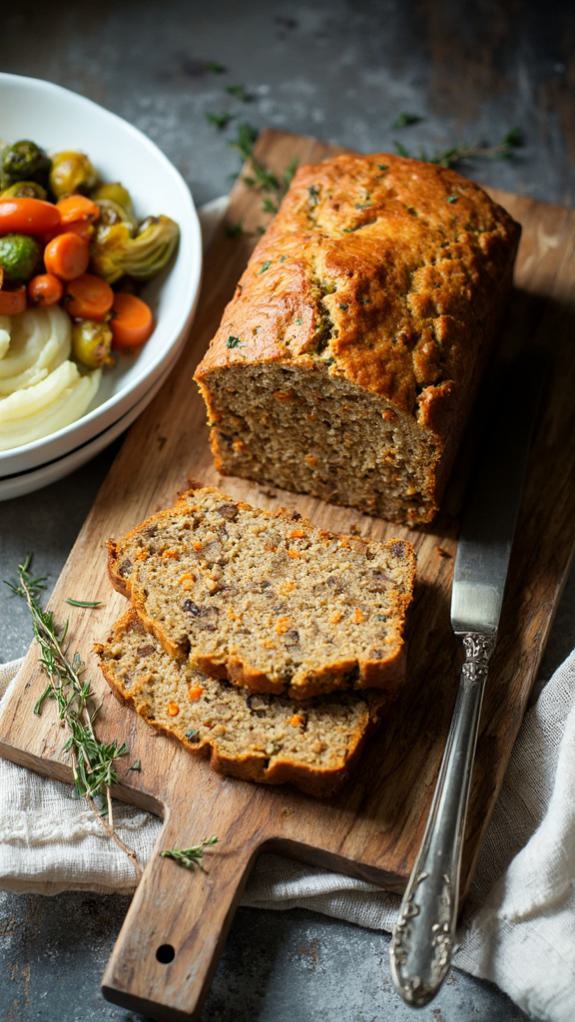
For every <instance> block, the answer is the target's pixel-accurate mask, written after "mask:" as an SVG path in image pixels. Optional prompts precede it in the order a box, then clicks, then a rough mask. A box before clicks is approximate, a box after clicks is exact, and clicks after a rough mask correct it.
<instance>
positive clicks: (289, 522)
mask: <svg viewBox="0 0 575 1022" xmlns="http://www.w3.org/2000/svg"><path fill="white" fill-rule="evenodd" d="M108 550H109V559H108V568H109V573H110V578H111V580H112V584H113V585H114V586H115V588H116V589H118V590H119V591H120V592H121V593H123V594H124V595H125V596H127V597H128V598H129V599H130V601H131V603H132V606H133V607H134V609H135V610H136V611H137V612H138V614H139V615H140V617H141V619H142V620H143V621H144V623H145V625H146V627H147V628H148V630H149V631H151V632H152V633H153V634H154V635H156V636H157V638H158V639H159V641H160V642H161V643H162V645H163V647H164V649H165V650H166V652H167V653H169V654H170V655H171V656H173V657H176V658H179V659H184V658H186V657H188V658H189V660H190V662H191V664H192V665H193V666H194V667H196V668H198V669H199V670H201V671H204V672H206V673H207V674H210V675H212V676H214V677H221V678H227V679H228V680H230V681H232V682H234V683H235V684H238V685H241V686H245V687H247V688H249V689H251V690H253V691H261V692H275V693H282V694H286V695H289V696H291V697H292V698H296V699H307V698H310V697H312V696H316V695H320V694H324V693H326V692H330V691H334V690H336V689H346V688H348V689H362V688H368V687H374V688H386V689H388V690H392V689H394V688H395V687H396V686H397V685H398V684H399V683H400V682H401V680H402V679H403V676H404V673H405V643H404V639H403V632H404V625H405V617H406V613H407V608H408V606H409V603H410V601H411V598H412V592H413V584H414V577H415V555H414V553H413V549H412V547H411V545H410V544H409V543H406V542H404V541H403V540H391V541H389V542H387V543H378V542H375V541H368V540H365V539H362V538H359V537H356V536H339V535H334V534H332V533H329V532H324V531H321V530H318V529H315V528H314V527H313V526H312V524H311V523H310V522H307V521H305V520H304V519H302V518H301V515H299V514H297V512H296V513H294V512H290V511H287V510H285V509H281V510H279V511H275V512H270V511H263V510H259V509H256V508H252V507H250V505H249V504H246V503H243V502H235V501H233V500H231V499H230V498H229V497H226V496H225V495H224V494H222V493H220V492H219V491H218V490H216V489H213V488H211V487H202V488H199V489H195V490H190V491H188V492H186V493H184V494H182V495H181V496H180V498H179V500H178V501H177V503H176V504H175V505H174V507H172V508H168V509H167V510H165V511H161V512H159V513H158V514H155V515H152V517H151V518H148V519H147V520H146V521H144V522H142V523H141V524H140V525H138V526H137V527H136V528H135V529H133V530H132V531H131V532H128V533H127V535H126V536H124V537H123V538H122V539H120V540H117V541H110V543H109V544H108Z"/></svg>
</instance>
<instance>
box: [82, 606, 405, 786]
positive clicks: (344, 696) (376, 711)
mask: <svg viewBox="0 0 575 1022" xmlns="http://www.w3.org/2000/svg"><path fill="white" fill-rule="evenodd" d="M96 652H97V654H98V656H99V660H100V667H101V669H102V672H103V674H104V677H105V678H106V681H107V682H108V684H109V685H110V686H111V688H112V689H113V691H114V692H115V693H116V695H117V696H118V697H119V698H120V699H122V700H125V701H126V702H128V703H129V704H130V705H131V706H133V707H134V709H135V710H136V711H137V712H138V713H139V714H140V716H142V717H144V719H145V720H146V721H147V722H148V724H151V725H152V727H155V728H157V729H158V730H160V731H165V732H167V733H168V734H171V735H174V736H175V737H176V738H177V739H178V740H179V741H180V742H182V744H183V745H185V746H186V748H188V749H189V750H190V751H191V752H194V753H196V754H199V755H201V756H209V758H210V765H211V766H212V767H214V769H215V770H217V771H219V773H222V774H229V775H231V776H232V777H240V778H242V779H243V780H248V781H259V782H261V783H263V784H284V783H291V784H294V785H295V786H296V787H298V788H300V789H301V790H302V791H305V792H307V793H308V794H310V795H317V796H323V795H329V794H331V793H333V792H334V791H335V790H336V788H338V787H339V786H340V785H341V784H342V783H343V781H344V780H345V779H346V777H347V776H348V773H349V770H350V768H351V765H352V763H353V762H354V761H355V760H356V759H357V756H358V754H359V751H360V749H361V747H362V746H363V744H364V741H365V739H366V737H367V735H368V734H369V733H370V732H371V731H373V729H374V728H375V726H376V724H377V723H378V721H379V720H380V718H381V713H382V710H383V709H384V707H385V706H386V704H387V702H388V698H387V696H386V695H384V694H382V693H380V692H379V693H377V692H368V693H365V694H364V695H354V694H351V693H343V692H342V693H337V694H335V695H331V696H323V697H321V698H320V699H318V700H314V701H312V702H310V703H308V704H306V706H305V707H302V706H294V704H293V703H292V702H290V700H289V699H286V698H284V697H283V696H270V695H262V694H255V693H250V692H248V691H247V690H246V689H239V688H235V687H234V686H233V685H230V683H229V682H227V681H218V680H217V679H215V678H210V677H208V676H207V675H205V674H202V673H201V672H199V671H197V670H195V669H194V668H193V667H190V666H189V664H187V663H181V662H178V661H177V660H174V659H173V658H172V657H170V656H168V654H167V653H166V652H165V651H164V649H163V648H162V646H161V645H160V643H159V642H158V640H157V639H155V638H154V637H153V636H150V635H149V633H147V632H146V630H145V628H144V625H143V624H142V622H141V621H140V619H139V618H138V616H137V614H136V613H135V611H129V612H128V613H127V614H126V615H124V617H122V618H121V619H120V620H119V621H117V622H116V624H115V625H114V628H113V630H112V633H111V635H110V636H109V638H108V640H107V641H106V642H104V643H102V644H99V645H97V646H96Z"/></svg>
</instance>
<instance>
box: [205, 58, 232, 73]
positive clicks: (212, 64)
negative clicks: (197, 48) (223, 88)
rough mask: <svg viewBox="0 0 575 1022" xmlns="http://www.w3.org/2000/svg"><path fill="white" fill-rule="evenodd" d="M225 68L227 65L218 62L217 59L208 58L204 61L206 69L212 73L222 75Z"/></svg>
mask: <svg viewBox="0 0 575 1022" xmlns="http://www.w3.org/2000/svg"><path fill="white" fill-rule="evenodd" d="M227 70H228V69H227V67H225V66H224V64H220V63H219V62H218V61H217V60H208V61H207V62H206V71H211V72H212V74H213V75H223V74H225V73H226V71H227Z"/></svg>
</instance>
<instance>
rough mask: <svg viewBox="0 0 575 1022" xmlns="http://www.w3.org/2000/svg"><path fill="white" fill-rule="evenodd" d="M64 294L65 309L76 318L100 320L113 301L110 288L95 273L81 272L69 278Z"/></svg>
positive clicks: (112, 293)
mask: <svg viewBox="0 0 575 1022" xmlns="http://www.w3.org/2000/svg"><path fill="white" fill-rule="evenodd" d="M66 295H67V299H66V309H67V310H68V312H69V313H70V315H71V316H74V317H76V318H77V319H95V320H96V321H98V322H100V321H101V320H103V319H104V318H105V316H107V314H108V313H109V311H110V309H111V308H112V305H113V303H114V292H113V291H112V288H111V287H110V285H109V284H108V283H107V282H106V281H105V280H103V279H102V277H97V276H96V274H95V273H82V274H81V275H80V276H79V277H76V278H75V280H71V281H70V283H69V284H68V287H67V288H66Z"/></svg>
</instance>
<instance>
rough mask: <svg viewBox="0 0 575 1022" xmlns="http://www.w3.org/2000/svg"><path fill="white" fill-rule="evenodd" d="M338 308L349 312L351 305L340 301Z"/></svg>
mask: <svg viewBox="0 0 575 1022" xmlns="http://www.w3.org/2000/svg"><path fill="white" fill-rule="evenodd" d="M338 309H342V311H343V312H347V310H348V309H349V305H346V304H345V302H340V303H339V305H338Z"/></svg>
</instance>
